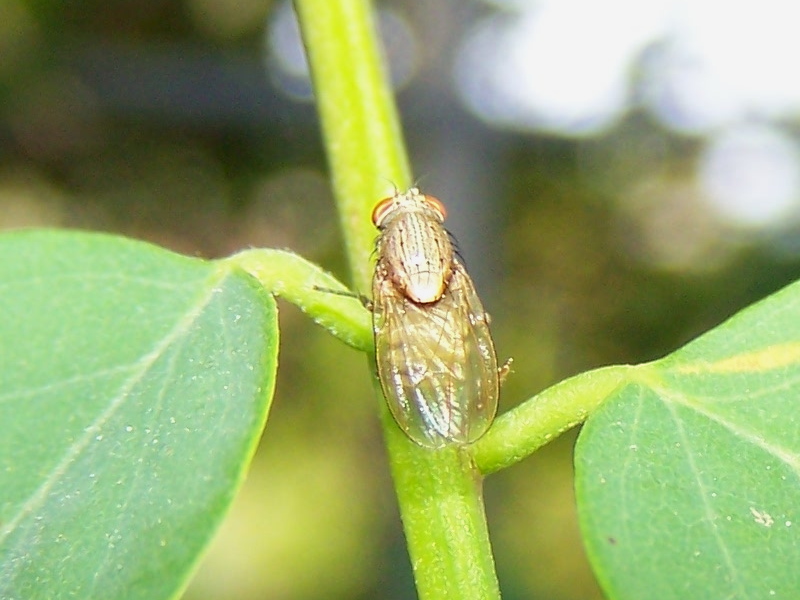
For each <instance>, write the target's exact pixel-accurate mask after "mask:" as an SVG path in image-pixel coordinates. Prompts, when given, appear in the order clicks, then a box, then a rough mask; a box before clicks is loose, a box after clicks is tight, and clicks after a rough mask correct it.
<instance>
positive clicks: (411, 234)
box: [378, 205, 454, 304]
mask: <svg viewBox="0 0 800 600" xmlns="http://www.w3.org/2000/svg"><path fill="white" fill-rule="evenodd" d="M431 213H433V211H432V210H430V209H427V208H426V207H419V206H417V205H411V206H408V207H404V206H402V205H400V206H398V208H396V209H395V211H394V213H393V214H389V215H387V216H386V217H385V218H384V219H383V221H382V222H381V235H380V237H379V239H378V260H379V262H380V263H381V264H382V266H383V268H384V269H385V272H386V275H387V276H388V277H389V278H390V279H391V280H392V282H393V283H394V285H395V286H396V287H397V288H398V289H399V290H400V291H401V292H402V293H403V294H404V295H405V296H407V297H408V298H410V299H411V300H413V301H414V302H418V303H420V304H428V303H431V302H436V301H437V300H439V299H440V298H441V297H442V294H443V293H444V291H445V290H446V289H447V284H448V282H449V281H450V277H451V275H452V272H453V258H454V251H453V244H452V242H451V241H450V238H449V237H448V235H447V231H446V230H445V228H444V226H443V225H442V221H441V218H440V216H439V217H437V215H436V214H431Z"/></svg>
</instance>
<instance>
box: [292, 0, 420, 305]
mask: <svg viewBox="0 0 800 600" xmlns="http://www.w3.org/2000/svg"><path fill="white" fill-rule="evenodd" d="M294 4H295V8H296V10H297V14H298V17H299V19H300V27H301V30H302V33H303V41H304V42H305V45H306V52H307V54H308V59H309V63H310V66H311V73H312V77H313V79H314V93H315V95H316V101H317V108H318V110H319V115H320V121H321V125H322V133H323V141H324V143H325V149H326V153H327V156H328V162H329V165H330V170H331V180H332V182H333V188H334V194H335V196H336V201H337V204H338V210H339V218H340V221H341V224H342V229H343V231H344V234H345V245H346V248H347V255H348V259H349V262H350V268H351V270H352V273H353V279H354V281H353V283H354V284H355V286H356V289H358V290H367V289H369V283H370V268H369V264H370V255H371V253H372V249H373V245H374V242H375V235H376V231H375V228H374V227H373V226H372V223H371V222H370V214H371V211H372V207H373V206H374V205H375V204H376V202H377V201H378V200H380V199H381V198H383V197H386V196H389V195H391V194H392V193H393V192H394V190H395V189H396V188H401V189H405V188H406V187H408V186H409V185H410V184H411V170H410V168H409V165H408V159H407V157H406V152H405V145H404V143H403V135H402V129H401V127H400V120H399V118H398V116H397V109H396V108H395V104H394V102H393V99H392V90H391V86H390V85H389V82H388V79H387V77H386V74H385V71H384V68H383V64H382V61H381V52H380V50H379V46H378V40H377V37H376V33H375V24H374V23H373V15H372V7H371V4H370V2H369V1H368V0H295V3H294Z"/></svg>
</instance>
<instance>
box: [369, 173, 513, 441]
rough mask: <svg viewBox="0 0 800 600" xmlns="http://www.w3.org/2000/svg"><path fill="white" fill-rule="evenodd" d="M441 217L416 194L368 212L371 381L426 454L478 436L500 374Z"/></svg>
mask: <svg viewBox="0 0 800 600" xmlns="http://www.w3.org/2000/svg"><path fill="white" fill-rule="evenodd" d="M445 216H446V210H445V207H444V205H443V204H442V203H441V202H440V201H439V200H438V199H437V198H434V197H433V196H429V195H426V194H422V193H420V192H419V190H418V189H416V188H411V189H410V190H408V191H407V192H396V193H395V195H394V196H391V197H389V198H385V199H383V200H381V201H380V202H379V203H378V204H377V205H376V206H375V208H374V210H373V211H372V222H373V223H374V224H375V226H376V227H377V228H378V230H379V231H380V235H379V236H378V240H377V243H376V254H377V264H376V266H375V273H374V276H373V279H372V305H373V306H372V314H373V333H374V336H375V354H376V360H377V367H378V376H379V378H380V381H381V387H382V388H383V393H384V396H385V397H386V401H387V403H388V405H389V409H390V411H391V412H392V415H393V416H394V418H395V420H396V421H397V424H398V425H399V426H400V428H401V429H402V430H403V431H404V432H405V433H406V434H407V435H408V437H410V438H411V439H412V440H413V441H415V442H416V443H418V444H420V445H421V446H425V447H428V448H440V447H443V446H446V445H448V444H469V443H472V442H474V441H475V440H477V439H478V438H480V437H481V436H482V435H483V434H484V433H485V432H486V430H487V429H488V428H489V426H490V425H491V423H492V421H493V419H494V415H495V413H496V412H497V401H498V396H499V380H500V377H501V376H502V377H504V375H500V372H499V370H498V368H497V356H496V354H495V350H494V343H493V341H492V336H491V333H490V331H489V319H488V316H487V315H486V313H485V311H484V309H483V305H482V304H481V301H480V299H479V298H478V294H477V292H476V291H475V286H474V284H473V283H472V279H470V277H469V275H468V274H467V271H466V269H465V268H464V265H463V264H462V263H461V261H460V260H459V258H458V256H457V255H456V253H455V249H454V247H453V242H452V241H451V238H450V236H449V235H448V233H447V231H446V230H445V227H444V219H445ZM503 370H504V372H507V369H506V367H504V368H503Z"/></svg>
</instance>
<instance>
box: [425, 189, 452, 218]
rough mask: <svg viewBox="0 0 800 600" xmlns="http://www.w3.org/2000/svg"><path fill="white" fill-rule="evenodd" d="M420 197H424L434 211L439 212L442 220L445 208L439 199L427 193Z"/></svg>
mask: <svg viewBox="0 0 800 600" xmlns="http://www.w3.org/2000/svg"><path fill="white" fill-rule="evenodd" d="M422 197H423V198H425V202H427V203H428V205H429V206H430V207H431V208H432V209H433V210H434V211H436V212H437V213H439V215H440V216H441V220H442V221H444V220H445V219H446V218H447V209H446V208H445V207H444V204H442V201H441V200H439V199H438V198H436V197H435V196H429V195H428V194H423V195H422Z"/></svg>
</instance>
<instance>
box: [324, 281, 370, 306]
mask: <svg viewBox="0 0 800 600" xmlns="http://www.w3.org/2000/svg"><path fill="white" fill-rule="evenodd" d="M314 291H315V292H323V293H325V294H336V295H337V296H346V297H348V298H355V299H356V300H358V301H359V302H361V304H362V305H363V306H364V308H366V309H367V310H368V311H369V312H372V308H373V306H372V300H370V299H369V298H367V297H366V296H365V295H364V294H357V293H355V292H351V291H350V290H332V289H330V288H324V287H320V286H318V285H315V286H314Z"/></svg>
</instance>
